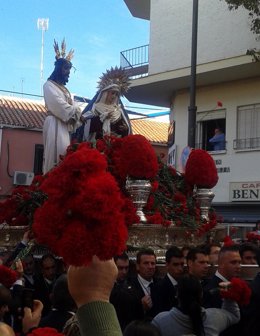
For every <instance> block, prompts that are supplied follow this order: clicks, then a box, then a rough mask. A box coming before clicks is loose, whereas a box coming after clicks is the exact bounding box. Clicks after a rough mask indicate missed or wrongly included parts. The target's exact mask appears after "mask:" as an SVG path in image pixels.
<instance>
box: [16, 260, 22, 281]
mask: <svg viewBox="0 0 260 336" xmlns="http://www.w3.org/2000/svg"><path fill="white" fill-rule="evenodd" d="M15 270H16V272H17V274H18V279H21V278H22V276H23V263H22V262H21V259H18V260H17V261H16V262H15Z"/></svg>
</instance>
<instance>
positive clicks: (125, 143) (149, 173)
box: [118, 134, 159, 179]
mask: <svg viewBox="0 0 260 336" xmlns="http://www.w3.org/2000/svg"><path fill="white" fill-rule="evenodd" d="M118 164H119V171H120V172H121V174H122V178H126V177H127V176H129V177H132V178H135V179H153V178H154V177H155V176H156V174H157V173H158V169H159V167H158V161H157V156H156V154H155V151H154V149H153V147H152V145H151V144H150V142H149V141H148V140H147V139H146V138H145V137H144V136H142V135H140V134H136V135H129V136H127V137H124V138H123V139H122V147H121V151H120V161H119V162H118Z"/></svg>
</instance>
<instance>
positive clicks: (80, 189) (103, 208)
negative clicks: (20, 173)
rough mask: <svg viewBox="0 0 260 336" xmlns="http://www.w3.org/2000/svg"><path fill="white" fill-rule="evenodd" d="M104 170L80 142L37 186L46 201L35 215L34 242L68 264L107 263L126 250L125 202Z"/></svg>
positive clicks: (102, 163) (101, 158)
mask: <svg viewBox="0 0 260 336" xmlns="http://www.w3.org/2000/svg"><path fill="white" fill-rule="evenodd" d="M106 168H107V163H106V160H105V157H104V156H103V155H101V154H100V153H99V152H98V151H97V150H96V149H91V148H89V146H88V145H87V144H81V145H79V146H78V148H77V150H76V151H74V152H72V151H69V152H68V155H67V156H65V157H64V159H63V161H62V162H61V163H60V165H59V166H57V167H56V168H54V169H53V170H51V171H50V172H49V173H48V178H46V180H45V181H44V182H43V183H42V185H41V187H40V188H41V190H42V191H43V192H44V193H45V194H47V195H48V199H47V200H46V201H45V202H44V203H43V205H42V206H41V207H39V208H38V209H37V210H36V211H35V213H34V221H33V227H32V228H33V232H34V234H35V238H36V240H37V242H38V243H40V244H44V245H47V246H49V247H50V249H51V250H52V251H53V252H54V253H55V254H57V255H59V256H62V257H63V259H64V261H65V262H66V263H68V264H71V265H75V266H80V265H84V264H87V263H88V262H90V261H91V259H92V256H93V255H97V256H98V257H99V258H100V259H101V260H106V259H110V258H112V257H113V256H114V255H116V254H120V253H122V251H123V250H124V249H125V243H126V240H127V228H126V225H125V215H124V213H123V208H124V206H125V203H124V200H123V198H122V197H121V192H120V190H119V187H118V185H117V183H116V181H115V179H114V178H113V176H112V175H111V174H110V173H109V172H107V171H106ZM50 214H51V215H50Z"/></svg>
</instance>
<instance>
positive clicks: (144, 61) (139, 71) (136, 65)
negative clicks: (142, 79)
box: [120, 44, 149, 77]
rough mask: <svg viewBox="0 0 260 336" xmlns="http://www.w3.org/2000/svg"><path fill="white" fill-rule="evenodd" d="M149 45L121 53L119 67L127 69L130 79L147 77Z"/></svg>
mask: <svg viewBox="0 0 260 336" xmlns="http://www.w3.org/2000/svg"><path fill="white" fill-rule="evenodd" d="M148 54H149V45H148V44H147V45H144V46H141V47H136V48H133V49H128V50H124V51H121V53H120V66H121V67H122V68H124V69H127V70H128V71H129V73H130V76H131V77H136V76H147V75H148V58H149V55H148Z"/></svg>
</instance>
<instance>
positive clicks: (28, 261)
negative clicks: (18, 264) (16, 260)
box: [23, 254, 35, 275]
mask: <svg viewBox="0 0 260 336" xmlns="http://www.w3.org/2000/svg"><path fill="white" fill-rule="evenodd" d="M34 271H35V262H34V258H33V255H32V254H29V255H27V256H26V257H25V258H24V259H23V272H24V274H26V275H33V274H34Z"/></svg>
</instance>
